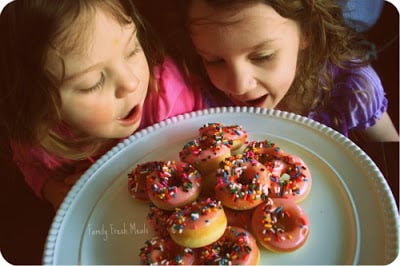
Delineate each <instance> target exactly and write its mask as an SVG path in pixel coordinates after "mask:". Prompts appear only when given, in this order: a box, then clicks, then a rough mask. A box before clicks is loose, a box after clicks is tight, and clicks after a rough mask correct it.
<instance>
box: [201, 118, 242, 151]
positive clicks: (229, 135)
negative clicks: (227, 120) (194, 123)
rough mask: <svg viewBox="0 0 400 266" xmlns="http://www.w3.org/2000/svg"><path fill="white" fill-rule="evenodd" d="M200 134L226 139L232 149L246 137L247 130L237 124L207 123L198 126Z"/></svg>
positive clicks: (237, 147)
mask: <svg viewBox="0 0 400 266" xmlns="http://www.w3.org/2000/svg"><path fill="white" fill-rule="evenodd" d="M199 135H200V136H216V137H218V138H221V139H227V140H228V141H229V143H230V148H231V150H232V151H234V150H237V149H239V148H240V147H241V146H242V145H243V144H244V143H245V142H246V141H247V137H248V135H249V134H248V133H247V131H245V130H243V128H242V127H241V126H239V125H230V126H224V125H223V124H221V123H207V124H204V125H203V126H202V127H201V128H199Z"/></svg>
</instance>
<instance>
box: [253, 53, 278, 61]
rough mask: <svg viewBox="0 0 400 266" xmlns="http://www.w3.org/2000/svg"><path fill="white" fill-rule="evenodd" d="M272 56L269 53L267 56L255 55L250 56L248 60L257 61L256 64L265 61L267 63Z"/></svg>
mask: <svg viewBox="0 0 400 266" xmlns="http://www.w3.org/2000/svg"><path fill="white" fill-rule="evenodd" d="M273 56H274V54H273V53H269V54H260V55H255V56H252V57H251V58H250V59H251V60H252V61H257V62H265V61H269V60H271V59H272V58H273Z"/></svg>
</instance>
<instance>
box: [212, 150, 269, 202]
mask: <svg viewBox="0 0 400 266" xmlns="http://www.w3.org/2000/svg"><path fill="white" fill-rule="evenodd" d="M269 184H270V173H269V172H268V170H267V168H266V167H265V166H264V165H262V164H261V163H259V162H258V161H257V160H255V159H254V158H252V157H248V156H245V155H243V154H237V155H232V156H231V157H229V158H226V159H225V160H224V161H223V162H221V165H220V168H219V169H218V173H217V184H216V186H215V193H216V196H217V198H218V199H220V200H221V201H222V204H223V205H224V206H227V207H229V208H231V209H235V210H247V209H251V208H254V207H255V206H257V205H258V204H260V203H261V202H263V201H264V200H265V198H266V197H267V195H268V188H269Z"/></svg>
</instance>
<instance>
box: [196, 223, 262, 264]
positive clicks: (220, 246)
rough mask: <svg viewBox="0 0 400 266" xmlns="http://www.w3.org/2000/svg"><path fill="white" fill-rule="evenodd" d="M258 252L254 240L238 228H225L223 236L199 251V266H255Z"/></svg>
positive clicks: (258, 257)
mask: <svg viewBox="0 0 400 266" xmlns="http://www.w3.org/2000/svg"><path fill="white" fill-rule="evenodd" d="M259 260H260V250H259V249H258V246H257V243H256V240H255V239H254V237H253V236H252V235H251V234H250V233H249V232H248V231H246V230H244V229H243V228H240V227H235V226H227V228H226V230H225V233H224V234H223V236H222V237H221V238H220V239H218V240H217V241H216V242H214V243H212V244H211V245H207V246H205V247H202V248H201V249H200V250H199V261H200V263H199V264H201V265H207V264H210V265H257V264H258V262H259Z"/></svg>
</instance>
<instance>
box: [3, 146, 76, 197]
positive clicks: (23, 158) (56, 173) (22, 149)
mask: <svg viewBox="0 0 400 266" xmlns="http://www.w3.org/2000/svg"><path fill="white" fill-rule="evenodd" d="M11 149H12V151H13V160H14V162H15V163H16V165H17V166H18V168H19V169H20V171H21V173H22V174H23V176H24V179H25V182H26V183H27V184H28V186H29V187H30V188H31V189H32V190H33V192H34V193H35V195H36V196H37V197H39V198H42V189H43V186H44V184H45V183H46V181H47V179H48V178H52V177H63V176H66V175H68V173H70V172H73V171H74V170H75V169H74V168H75V167H72V166H68V164H66V163H65V162H63V161H62V160H59V159H57V158H56V157H54V156H51V155H49V154H48V153H46V152H44V151H43V150H41V149H38V148H32V147H27V146H21V145H18V144H17V143H15V142H13V141H11Z"/></svg>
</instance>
